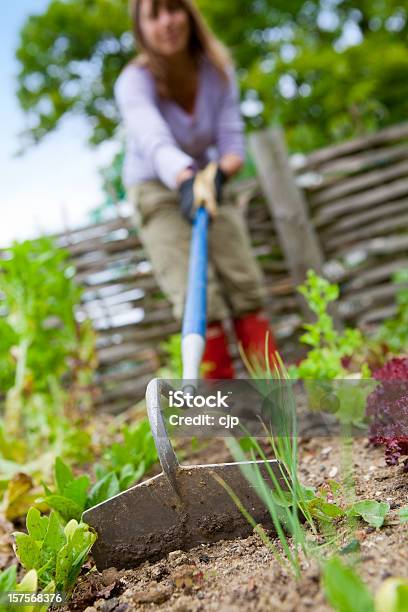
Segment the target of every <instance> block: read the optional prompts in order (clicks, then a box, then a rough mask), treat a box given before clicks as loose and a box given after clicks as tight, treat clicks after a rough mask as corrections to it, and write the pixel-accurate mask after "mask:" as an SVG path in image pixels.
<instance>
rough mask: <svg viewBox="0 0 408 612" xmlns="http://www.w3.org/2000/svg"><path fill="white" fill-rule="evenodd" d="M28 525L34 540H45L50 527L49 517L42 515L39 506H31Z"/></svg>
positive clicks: (27, 520) (27, 519)
mask: <svg viewBox="0 0 408 612" xmlns="http://www.w3.org/2000/svg"><path fill="white" fill-rule="evenodd" d="M26 525H27V530H28V533H29V534H30V535H31V536H32V537H33V538H34V540H43V539H44V538H45V534H46V533H47V528H48V517H47V516H41V513H40V511H39V510H38V509H37V508H34V507H32V508H30V510H29V511H28V513H27V518H26Z"/></svg>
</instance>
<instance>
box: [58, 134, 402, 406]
mask: <svg viewBox="0 0 408 612" xmlns="http://www.w3.org/2000/svg"><path fill="white" fill-rule="evenodd" d="M250 146H251V149H252V152H253V155H254V158H255V161H256V164H257V167H258V173H259V180H258V179H256V180H255V179H250V180H247V181H240V182H237V183H236V184H235V187H234V189H235V190H236V197H237V203H238V205H239V206H241V207H242V209H243V211H244V213H245V215H246V219H247V223H248V227H249V231H250V234H251V240H252V245H253V249H254V252H255V254H256V256H257V257H258V259H259V261H260V264H261V266H262V269H263V271H264V274H265V287H266V292H267V309H268V313H269V316H270V320H271V323H272V326H273V329H274V332H275V335H276V336H277V339H278V343H279V345H280V349H281V351H282V354H283V356H284V357H285V358H286V359H287V360H291V359H293V358H294V357H295V356H296V355H297V354H298V352H299V343H298V336H299V332H300V330H301V325H302V322H303V321H304V319H305V318H307V317H309V316H310V315H309V313H308V312H307V309H306V308H305V304H304V302H303V298H302V297H301V296H300V295H299V294H298V293H297V292H296V290H295V287H296V285H297V284H298V283H299V282H301V281H302V280H303V279H304V277H305V273H306V270H307V269H308V268H309V267H313V268H315V269H316V270H318V271H321V272H323V273H324V275H325V276H326V277H327V278H329V279H330V280H332V281H335V282H338V283H339V284H340V287H341V300H340V303H339V306H338V309H337V312H335V313H334V316H335V317H336V320H337V322H338V324H339V325H341V324H342V323H343V322H346V324H352V325H359V326H360V327H363V328H364V329H366V330H368V331H370V330H371V329H373V328H375V326H376V325H378V323H379V322H381V321H382V320H384V319H385V318H387V317H389V316H390V315H392V313H393V312H394V311H395V291H396V287H395V285H393V284H392V282H391V276H392V273H393V272H394V270H398V269H400V268H401V267H406V266H408V123H406V124H402V125H398V126H394V127H392V128H389V129H386V130H383V131H382V132H379V133H377V134H375V135H372V136H368V137H365V138H361V139H358V140H353V141H349V142H346V143H344V144H340V145H336V146H332V147H328V148H325V149H322V150H319V151H316V152H313V153H312V154H310V155H308V156H305V157H299V156H297V157H295V158H292V159H291V160H289V158H288V155H287V151H286V147H285V143H284V139H283V136H282V133H281V132H280V131H279V130H268V131H265V132H258V133H256V134H254V135H253V136H252V137H251V141H250ZM57 240H58V243H59V244H60V245H61V246H64V247H65V248H67V249H68V250H69V252H70V254H71V258H72V262H73V264H74V265H75V267H76V270H77V280H78V282H79V283H80V284H81V286H82V287H83V289H84V293H83V302H82V306H81V310H80V312H79V313H78V316H79V317H80V318H81V317H82V318H84V317H90V318H91V319H92V321H93V325H94V327H95V329H96V331H97V332H98V341H97V342H98V356H99V367H98V373H97V381H96V382H97V384H98V387H99V389H100V394H99V400H98V404H99V408H101V409H106V410H109V411H112V412H119V411H121V410H123V409H125V408H127V407H128V406H130V405H131V404H133V403H135V402H136V401H138V400H140V399H141V398H142V397H143V395H144V392H145V388H146V385H147V383H148V381H149V380H150V379H151V378H152V377H153V376H154V375H155V372H156V371H157V369H158V367H159V366H160V364H161V363H162V358H163V349H162V348H161V343H162V341H163V340H165V339H166V338H168V337H169V336H170V335H172V334H174V333H176V332H178V331H179V325H178V323H177V322H176V321H175V320H174V319H173V317H172V312H171V307H170V304H169V303H168V301H167V300H166V299H165V297H164V296H163V295H162V293H161V292H160V290H159V289H158V287H157V285H156V283H155V280H154V278H153V276H152V271H151V267H150V264H149V262H148V261H147V259H146V256H145V253H144V251H143V247H142V245H141V243H140V240H139V238H138V235H137V231H136V230H135V227H134V224H133V221H132V218H131V217H119V218H117V219H114V220H111V221H108V222H106V223H102V224H99V225H91V226H89V227H84V228H80V229H77V230H75V231H70V232H66V233H64V234H62V235H59V236H58V237H57Z"/></svg>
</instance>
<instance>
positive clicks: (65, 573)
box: [55, 542, 73, 590]
mask: <svg viewBox="0 0 408 612" xmlns="http://www.w3.org/2000/svg"><path fill="white" fill-rule="evenodd" d="M72 561H73V551H72V544H71V543H70V542H68V543H67V544H65V546H63V547H62V548H61V550H60V551H59V552H58V555H57V561H56V564H55V584H56V588H57V590H64V589H65V588H66V586H67V584H68V577H69V572H70V569H71V567H72Z"/></svg>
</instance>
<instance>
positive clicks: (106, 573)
mask: <svg viewBox="0 0 408 612" xmlns="http://www.w3.org/2000/svg"><path fill="white" fill-rule="evenodd" d="M119 578H120V572H118V570H117V569H116V567H109V568H108V569H106V570H103V572H102V584H103V586H109V585H110V584H112V583H113V582H116V580H118V579H119Z"/></svg>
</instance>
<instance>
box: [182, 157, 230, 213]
mask: <svg viewBox="0 0 408 612" xmlns="http://www.w3.org/2000/svg"><path fill="white" fill-rule="evenodd" d="M224 181H225V175H224V173H223V172H222V170H221V169H220V168H219V166H217V164H216V163H215V162H211V163H209V164H208V166H206V167H205V168H204V170H201V171H200V172H197V173H196V174H193V176H191V177H190V178H187V179H185V180H184V181H183V182H182V183H181V184H180V187H179V191H180V207H181V212H182V214H183V215H184V217H185V218H186V219H187V220H188V221H189V222H190V223H192V222H193V221H194V218H195V214H196V211H197V208H199V207H200V206H204V207H205V208H206V209H207V210H208V212H209V214H210V215H211V217H215V216H216V215H217V204H218V203H219V202H220V199H221V188H222V185H223V183H224Z"/></svg>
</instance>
